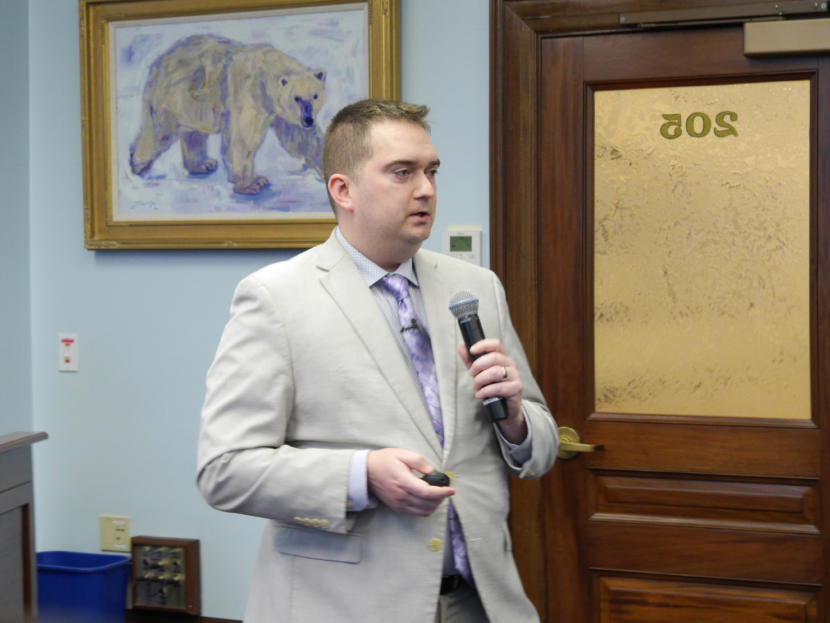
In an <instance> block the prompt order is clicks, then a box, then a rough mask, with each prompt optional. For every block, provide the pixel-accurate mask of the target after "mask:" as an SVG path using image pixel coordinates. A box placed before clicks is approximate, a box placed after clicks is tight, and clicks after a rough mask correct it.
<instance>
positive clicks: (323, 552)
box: [274, 526, 363, 564]
mask: <svg viewBox="0 0 830 623" xmlns="http://www.w3.org/2000/svg"><path fill="white" fill-rule="evenodd" d="M274 542H275V545H276V548H277V551H279V552H280V553H281V554H288V555H289V556H301V557H303V558H315V559H317V560H331V561H334V562H349V563H352V564H355V563H358V562H360V558H361V555H362V549H363V542H362V538H361V536H360V535H359V534H337V533H334V532H324V531H322V530H315V529H311V528H301V527H293V526H279V527H278V528H277V534H276V536H275V538H274Z"/></svg>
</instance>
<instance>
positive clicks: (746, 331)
mask: <svg viewBox="0 0 830 623" xmlns="http://www.w3.org/2000/svg"><path fill="white" fill-rule="evenodd" d="M809 129H810V82H809V81H808V80H795V81H775V82H753V83H744V84H726V85H710V86H688V87H671V88H656V89H631V90H613V91H612V90H607V91H597V92H595V94H594V160H595V162H594V214H593V219H594V240H593V265H594V284H593V287H594V366H595V370H594V374H595V376H594V386H595V393H594V395H595V410H596V411H598V412H611V413H649V414H681V415H706V416H740V417H765V418H789V419H809V418H810V285H809V276H810V273H809V260H810V203H809V201H810V136H809Z"/></svg>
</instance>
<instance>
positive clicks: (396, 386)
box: [317, 235, 443, 456]
mask: <svg viewBox="0 0 830 623" xmlns="http://www.w3.org/2000/svg"><path fill="white" fill-rule="evenodd" d="M317 267H318V269H319V270H320V271H321V276H320V283H321V284H322V286H323V288H324V289H325V290H326V291H327V292H328V293H329V295H330V296H331V297H332V298H333V299H334V301H335V302H336V303H337V305H338V307H340V309H341V310H342V311H343V315H344V316H345V317H346V319H347V320H348V321H349V323H350V324H351V326H352V328H353V329H354V331H355V333H357V335H358V337H359V338H360V340H361V341H362V342H363V344H364V345H365V346H366V349H367V350H368V352H369V354H370V355H371V356H372V358H373V359H374V360H375V363H376V364H377V368H378V370H379V371H380V373H381V374H382V375H383V376H384V378H385V379H386V381H387V382H388V383H389V385H390V387H391V389H392V391H393V392H394V393H395V395H396V396H397V397H398V399H399V400H400V401H401V403H402V404H403V406H404V407H405V408H406V410H407V411H408V412H409V415H410V417H411V418H412V419H413V420H414V422H415V424H416V426H417V427H418V429H419V430H420V431H421V434H422V435H423V436H424V439H425V440H426V441H427V443H428V444H429V445H430V446H431V447H432V449H433V450H434V451H435V452H436V454H437V455H438V456H441V454H442V450H441V444H440V443H439V442H438V437H437V436H436V434H435V430H434V429H433V427H432V422H431V420H430V418H429V413H428V412H427V409H426V406H425V404H424V401H423V398H422V397H421V388H420V387H419V386H418V381H417V379H414V378H413V375H412V373H411V372H410V369H409V367H408V365H407V363H406V361H405V360H404V359H403V357H402V355H401V351H400V349H399V348H398V345H397V343H396V342H395V339H394V338H393V337H392V335H391V334H390V333H389V332H388V331H384V330H378V327H383V326H385V325H386V324H387V321H386V317H385V316H384V315H383V312H381V310H380V309H379V308H378V306H377V302H376V301H375V298H374V295H373V294H372V292H371V291H370V290H369V288H367V287H366V282H365V281H364V280H363V277H362V276H361V275H360V272H359V271H358V269H357V266H355V264H354V262H353V261H352V260H351V258H350V257H349V256H348V255H347V254H346V252H345V250H344V249H343V247H342V246H341V245H340V243H339V242H337V239H336V238H335V237H334V236H333V235H332V237H330V238H329V239H328V241H326V242H325V243H323V245H321V247H320V260H319V261H318V264H317ZM439 379H440V374H439ZM439 384H440V381H439ZM440 389H443V387H440ZM442 394H443V392H442ZM442 405H443V395H442Z"/></svg>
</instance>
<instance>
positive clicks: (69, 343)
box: [58, 333, 78, 372]
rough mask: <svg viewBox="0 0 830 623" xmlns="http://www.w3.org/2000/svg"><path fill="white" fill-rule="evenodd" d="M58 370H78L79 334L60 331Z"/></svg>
mask: <svg viewBox="0 0 830 623" xmlns="http://www.w3.org/2000/svg"><path fill="white" fill-rule="evenodd" d="M58 370H59V371H60V372H77V371H78V334H77V333H58Z"/></svg>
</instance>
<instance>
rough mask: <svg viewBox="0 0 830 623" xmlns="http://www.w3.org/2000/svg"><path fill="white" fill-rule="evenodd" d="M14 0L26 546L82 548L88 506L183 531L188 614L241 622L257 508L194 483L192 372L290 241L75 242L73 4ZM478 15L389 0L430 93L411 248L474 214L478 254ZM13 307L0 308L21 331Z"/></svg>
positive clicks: (93, 541)
mask: <svg viewBox="0 0 830 623" xmlns="http://www.w3.org/2000/svg"><path fill="white" fill-rule="evenodd" d="M22 1H23V0H12V4H13V5H14V7H18V9H19V6H18V5H19V4H20V3H21V2H22ZM15 3H17V4H15ZM0 4H2V6H3V8H2V9H0V21H2V22H3V23H4V24H8V25H7V26H3V27H2V28H3V30H0V36H2V37H3V39H2V40H5V39H6V37H5V30H6V29H8V30H9V32H13V33H14V36H13V37H12V40H13V41H18V40H19V38H20V37H22V40H21V41H24V42H25V33H26V32H27V28H26V15H25V12H24V11H21V10H17V11H15V10H14V7H9V5H8V2H3V3H0ZM28 10H29V15H28V19H29V24H28V55H29V72H28V81H29V102H28V107H27V105H26V99H25V95H22V94H16V95H15V96H14V98H13V106H12V116H13V121H12V122H11V123H10V125H11V126H14V127H13V128H11V129H12V130H13V132H12V134H14V132H18V131H20V128H19V126H25V120H26V116H27V113H28V117H29V118H30V119H31V120H32V122H31V129H30V132H29V136H30V142H29V145H28V148H29V150H30V153H31V158H30V162H31V165H30V171H29V172H28V173H29V197H28V215H29V221H30V224H29V225H27V223H26V221H25V218H22V217H19V218H18V219H17V220H20V221H21V222H19V223H18V222H17V220H15V221H13V222H14V223H15V224H14V225H13V231H14V233H15V234H16V235H17V236H19V238H21V239H23V240H25V237H26V233H27V227H30V234H31V244H30V246H29V248H28V257H27V249H26V247H25V246H24V247H23V248H19V247H16V249H17V250H9V249H7V248H6V245H5V244H4V245H3V250H2V251H0V253H2V255H0V259H3V260H5V261H4V262H3V263H4V264H5V265H6V266H8V267H9V268H14V269H15V270H14V272H15V274H14V275H13V276H12V277H10V278H9V279H10V284H11V285H10V288H11V291H12V294H13V295H15V298H20V299H21V300H24V301H25V300H26V299H27V297H26V296H25V295H26V292H27V290H28V289H29V288H30V289H31V379H32V386H33V390H32V394H31V395H32V412H33V416H32V421H31V428H33V429H35V430H43V431H46V432H48V433H49V435H50V438H49V440H47V441H45V442H42V443H40V444H38V446H36V449H35V477H36V508H37V515H36V516H37V526H36V527H37V533H36V536H37V545H38V549H39V550H48V549H70V550H74V551H97V549H98V515H99V514H102V513H106V514H123V515H128V516H130V518H131V520H132V526H131V527H132V534H133V535H138V534H148V535H155V536H174V537H191V538H198V539H200V540H201V547H202V591H203V606H204V607H203V612H204V614H206V615H208V616H214V617H227V618H241V617H242V613H243V607H244V603H245V598H246V594H247V586H248V583H249V580H250V573H251V569H252V566H253V562H254V556H255V552H256V549H257V546H258V541H259V535H260V530H261V527H262V520H259V519H254V518H249V517H241V516H234V515H229V514H225V513H221V512H219V511H215V510H212V509H210V508H209V507H208V506H207V505H206V504H205V503H204V502H203V501H202V500H201V498H200V497H199V495H198V493H197V491H196V489H195V487H194V485H193V477H194V468H195V453H196V438H197V433H198V427H199V409H200V407H201V401H202V397H203V391H204V374H205V371H206V369H207V367H208V365H209V364H210V361H211V359H212V356H213V352H214V349H215V348H216V344H217V342H218V339H219V335H220V332H221V330H222V327H223V325H224V323H225V320H226V318H227V310H228V305H229V302H230V296H231V293H232V291H233V288H234V286H235V284H236V282H237V281H238V280H239V279H240V278H241V277H242V276H243V275H245V274H247V273H249V272H251V271H252V270H254V269H256V268H258V267H259V266H261V265H263V264H265V263H268V262H270V261H274V260H280V259H284V258H286V257H290V256H291V255H293V254H294V252H293V251H178V252H173V251H168V252H161V251H140V252H139V251H135V252H93V251H87V250H85V249H84V246H83V188H82V177H81V172H82V160H81V142H80V141H81V126H80V94H79V52H78V14H77V13H78V3H77V0H33V1H31V2H29V9H28ZM6 18H11V19H9V20H7V19H6ZM488 18H489V9H488V3H487V2H486V1H485V0H453V1H452V2H447V1H446V0H402V57H403V63H402V86H403V88H402V92H403V97H404V99H408V100H411V101H415V102H418V103H425V104H428V105H430V106H431V108H432V114H431V120H432V126H433V139H434V142H435V144H436V147H437V148H438V152H439V154H440V157H441V160H442V167H441V174H440V181H439V197H440V199H439V217H438V221H437V225H436V228H435V230H434V233H433V236H432V238H431V239H430V241H428V243H427V245H426V246H427V247H429V248H433V249H440V232H441V231H442V230H443V229H444V228H445V227H446V225H449V224H465V225H466V224H471V223H478V224H481V225H482V226H483V227H484V231H485V236H484V239H483V249H484V256H485V258H484V260H485V263H486V262H487V258H488V257H489V256H488V255H487V246H488V237H487V231H488V228H487V219H488V201H489V199H488V197H489V189H488V184H489V182H488V149H489V141H488V89H489V86H488V63H489V57H488V44H489V35H488ZM17 45H18V47H23V46H24V45H25V43H19V44H17ZM18 56H20V57H21V58H22V57H24V56H25V54H24V53H23V50H21V51H20V52H19V54H18ZM10 65H11V64H9V63H6V64H4V66H3V67H2V68H1V69H0V77H2V78H3V80H2V84H4V85H5V84H9V82H10V81H11V83H13V84H17V85H19V86H20V87H22V88H21V89H20V90H21V91H23V92H24V93H25V83H26V80H27V76H26V75H25V74H24V75H19V73H18V72H20V71H22V70H21V69H19V67H18V68H14V67H10ZM21 66H22V63H21ZM7 103H8V100H6V101H5V102H4V104H7ZM4 135H5V136H8V131H6V132H4ZM20 142H21V146H20V151H22V152H24V153H25V149H26V145H25V141H20ZM2 175H3V176H4V177H3V178H0V181H3V182H6V183H5V184H3V186H4V189H6V192H4V196H6V197H10V200H11V201H12V204H13V205H12V206H7V210H6V211H7V212H8V210H9V208H11V207H14V206H16V207H18V208H19V209H20V210H21V212H23V213H25V207H26V204H27V197H26V187H25V186H23V187H22V188H21V187H20V184H19V183H18V184H17V189H16V190H15V184H14V182H15V181H16V180H17V179H18V177H19V178H25V177H26V175H27V172H26V170H25V168H22V169H21V168H18V169H17V170H16V173H14V174H13V173H12V171H11V170H10V167H9V166H8V165H6V164H5V162H4V165H3V167H2ZM7 177H8V180H7V179H6V178H7ZM10 182H11V183H10ZM10 186H12V192H11V195H9V192H8V188H9V187H10ZM19 244H22V243H19ZM27 263H28V264H29V265H30V272H31V274H30V276H29V275H27V274H23V273H24V271H25V266H26V264H27ZM27 278H28V279H27ZM6 279H7V277H5V276H4V277H3V282H2V285H3V286H4V287H5V284H6ZM4 299H5V292H4ZM0 307H5V306H0ZM26 312H27V310H18V311H9V310H8V309H3V310H2V312H0V314H3V315H2V316H0V318H6V326H12V327H15V329H16V330H18V329H19V333H20V334H21V336H23V337H22V338H21V339H26V336H27V334H28V331H29V328H30V327H29V322H28V320H27V318H28V314H27V313H26ZM7 315H8V316H7ZM61 331H70V332H77V333H78V334H79V343H80V372H78V373H77V374H72V373H59V372H57V335H58V333H59V332H61ZM24 350H26V349H24ZM27 364H28V362H27ZM21 367H22V368H23V370H24V372H22V373H15V374H17V375H18V376H17V377H15V375H14V374H12V375H11V380H12V381H13V382H14V391H13V394H19V397H17V398H16V399H14V400H13V404H14V402H16V403H18V405H19V406H20V409H19V410H21V411H24V412H25V411H26V407H27V404H26V403H27V399H28V398H27V395H26V394H27V392H26V391H25V390H23V389H19V388H18V385H19V386H21V387H25V386H26V385H27V384H28V376H29V375H28V373H27V372H26V371H25V369H26V366H25V365H24V366H21ZM6 375H7V374H6V373H4V382H5V380H6V378H5V377H6ZM4 387H5V385H4ZM5 402H6V401H4V403H5ZM4 408H5V404H4ZM28 424H29V422H28V420H26V419H25V418H24V419H23V421H22V423H21V424H20V425H19V426H18V428H20V427H21V426H22V427H24V428H28V427H29V426H28ZM4 427H5V426H4Z"/></svg>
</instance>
